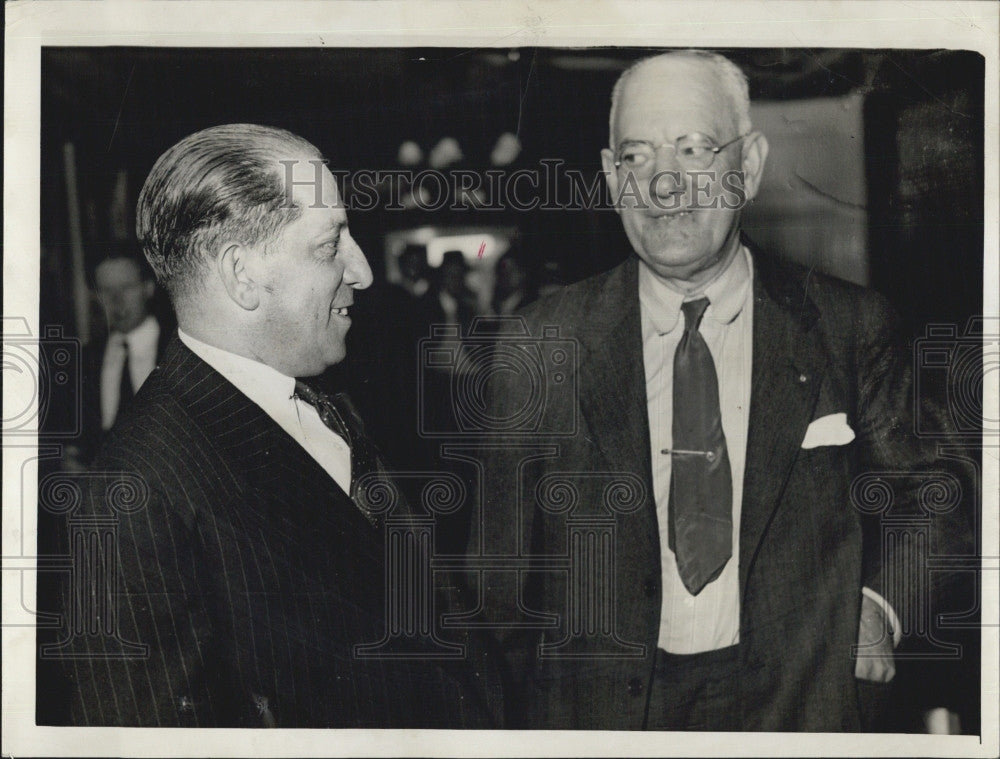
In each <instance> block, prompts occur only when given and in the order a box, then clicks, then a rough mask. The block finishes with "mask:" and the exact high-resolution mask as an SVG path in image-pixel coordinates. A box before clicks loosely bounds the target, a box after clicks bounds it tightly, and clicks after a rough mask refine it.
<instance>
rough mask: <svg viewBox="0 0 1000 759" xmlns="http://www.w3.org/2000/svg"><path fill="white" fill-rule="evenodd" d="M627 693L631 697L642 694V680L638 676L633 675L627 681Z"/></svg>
mask: <svg viewBox="0 0 1000 759" xmlns="http://www.w3.org/2000/svg"><path fill="white" fill-rule="evenodd" d="M628 694H629V695H630V696H632V697H633V698H634V697H636V696H641V695H642V680H640V679H639V678H638V677H633V678H632V679H631V680H629V681H628Z"/></svg>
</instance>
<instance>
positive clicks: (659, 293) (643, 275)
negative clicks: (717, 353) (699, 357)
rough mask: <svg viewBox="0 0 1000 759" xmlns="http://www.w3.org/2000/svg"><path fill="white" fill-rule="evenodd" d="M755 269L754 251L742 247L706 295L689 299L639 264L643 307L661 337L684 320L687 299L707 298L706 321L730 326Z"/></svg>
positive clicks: (741, 306)
mask: <svg viewBox="0 0 1000 759" xmlns="http://www.w3.org/2000/svg"><path fill="white" fill-rule="evenodd" d="M752 276H753V266H752V263H751V258H750V251H748V250H747V249H746V246H743V245H741V246H740V250H739V252H737V254H736V255H735V256H733V260H732V261H731V262H730V263H729V266H727V267H726V269H725V271H723V272H722V274H720V275H719V276H718V277H716V278H715V279H714V280H712V282H711V283H710V284H709V285H708V287H706V288H705V289H704V291H703V292H700V293H694V294H691V295H687V296H685V295H684V294H683V293H679V292H677V291H676V290H674V289H673V288H672V287H670V286H669V285H667V284H666V283H665V282H663V281H662V280H661V279H660V278H659V277H657V276H656V274H654V273H653V271H652V270H651V269H650V268H649V267H648V266H646V265H645V264H644V263H641V262H640V264H639V304H640V306H641V308H642V310H643V312H644V313H645V315H646V317H647V318H648V319H649V323H650V324H651V325H652V327H653V329H654V330H655V332H656V333H657V334H660V335H665V334H668V333H669V332H671V331H673V329H674V328H675V327H676V326H677V324H678V322H679V321H680V314H681V304H682V303H683V302H684V301H685V300H697V299H698V298H701V297H706V298H708V300H709V306H708V310H707V311H706V312H705V318H706V319H711V320H712V321H714V322H717V323H719V324H729V323H730V322H732V321H733V320H734V319H735V318H736V317H737V316H738V315H739V313H740V311H742V310H743V306H744V304H745V303H746V299H747V293H749V292H750V282H751V279H752Z"/></svg>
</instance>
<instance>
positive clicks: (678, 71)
mask: <svg viewBox="0 0 1000 759" xmlns="http://www.w3.org/2000/svg"><path fill="white" fill-rule="evenodd" d="M736 127H737V117H736V114H735V113H734V110H733V104H732V101H731V99H730V97H729V95H728V94H727V92H726V89H725V86H724V85H723V83H722V81H721V80H720V78H719V76H718V74H717V73H716V71H715V70H714V69H713V68H712V67H711V65H709V64H708V63H707V62H704V61H699V60H697V59H692V58H686V57H677V58H664V59H661V60H656V61H652V62H650V63H648V64H646V65H645V66H643V67H642V68H640V69H638V70H637V71H635V72H634V73H632V74H631V75H630V76H629V77H628V79H626V80H625V83H624V85H623V87H622V91H621V94H620V96H619V102H618V113H617V118H616V120H615V135H614V136H615V139H616V140H621V139H626V138H642V139H650V138H652V137H658V138H662V139H674V138H676V137H680V136H681V135H682V134H687V133H691V132H703V133H705V134H709V135H711V136H713V137H715V138H716V139H718V140H728V139H731V138H732V137H734V136H735V135H736V131H735V130H736ZM651 129H659V130H662V131H663V132H664V133H663V134H657V135H650V134H639V133H633V132H648V131H649V130H651ZM730 132H732V134H730Z"/></svg>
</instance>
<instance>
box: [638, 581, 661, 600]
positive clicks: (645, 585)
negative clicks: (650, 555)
mask: <svg viewBox="0 0 1000 759" xmlns="http://www.w3.org/2000/svg"><path fill="white" fill-rule="evenodd" d="M659 590H660V587H659V585H657V583H656V580H654V579H653V578H652V577H647V578H646V579H645V580H643V582H642V592H643V593H644V594H645V595H646V597H647V598H652V597H653V596H655V595H656V594H657V593H658V592H659Z"/></svg>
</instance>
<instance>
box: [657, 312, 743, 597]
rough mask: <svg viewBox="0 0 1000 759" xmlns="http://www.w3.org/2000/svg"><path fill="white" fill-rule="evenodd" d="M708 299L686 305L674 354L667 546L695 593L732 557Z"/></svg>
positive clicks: (728, 482)
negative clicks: (705, 327) (707, 333)
mask: <svg viewBox="0 0 1000 759" xmlns="http://www.w3.org/2000/svg"><path fill="white" fill-rule="evenodd" d="M706 308H708V299H707V298H700V299H699V300H694V301H689V302H686V303H684V304H682V305H681V310H682V311H683V312H684V335H683V336H682V337H681V341H680V343H678V345H677V352H676V353H675V354H674V399H673V400H674V406H673V448H672V449H671V473H670V504H669V507H668V515H669V525H668V526H669V538H668V545H669V546H670V549H671V550H672V551H673V552H674V554H675V555H676V557H677V569H678V571H679V572H680V576H681V581H682V582H683V583H684V587H685V588H687V589H688V592H689V593H691V594H692V595H698V594H699V593H700V592H701V591H702V589H703V588H704V587H705V586H706V585H707V584H708V583H710V582H712V581H713V580H714V579H715V578H717V577H718V576H719V574H720V573H721V572H722V568H723V567H724V566H725V565H726V562H727V561H729V558H730V557H731V556H732V555H733V481H732V472H731V471H730V468H729V452H728V450H727V449H726V436H725V434H724V433H723V431H722V414H721V412H720V410H719V381H718V377H717V376H716V374H715V364H714V363H713V362H712V354H711V353H710V352H709V350H708V345H707V344H706V343H705V340H704V338H703V337H702V336H701V333H700V332H699V331H698V326H699V325H700V324H701V318H702V316H704V315H705V309H706Z"/></svg>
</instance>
